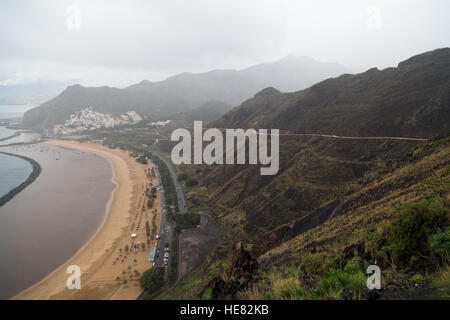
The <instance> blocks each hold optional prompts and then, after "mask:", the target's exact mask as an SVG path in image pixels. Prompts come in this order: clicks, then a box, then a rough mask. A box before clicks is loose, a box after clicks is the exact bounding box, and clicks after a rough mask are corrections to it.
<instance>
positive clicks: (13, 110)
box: [0, 105, 33, 119]
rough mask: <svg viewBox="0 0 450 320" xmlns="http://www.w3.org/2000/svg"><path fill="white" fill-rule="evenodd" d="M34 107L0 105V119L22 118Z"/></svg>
mask: <svg viewBox="0 0 450 320" xmlns="http://www.w3.org/2000/svg"><path fill="white" fill-rule="evenodd" d="M32 107H33V106H28V105H0V119H9V118H20V117H22V116H23V114H24V113H25V111H27V110H29V109H31V108H32Z"/></svg>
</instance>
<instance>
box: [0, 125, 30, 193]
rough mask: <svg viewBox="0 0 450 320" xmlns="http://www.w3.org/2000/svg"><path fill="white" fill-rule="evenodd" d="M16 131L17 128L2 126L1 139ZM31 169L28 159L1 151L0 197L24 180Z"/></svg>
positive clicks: (0, 129)
mask: <svg viewBox="0 0 450 320" xmlns="http://www.w3.org/2000/svg"><path fill="white" fill-rule="evenodd" d="M15 132H16V130H12V129H8V128H6V127H1V126H0V139H3V138H6V137H9V136H11V135H13V134H14V133H15ZM0 151H1V149H0ZM31 170H32V167H31V165H30V163H29V162H28V161H26V160H23V159H21V158H18V157H14V156H9V155H6V154H2V153H0V197H2V196H4V195H5V194H7V193H8V192H9V191H10V190H11V189H14V188H15V187H17V186H18V185H19V184H21V183H22V182H24V181H25V180H26V179H27V177H28V176H29V175H30V173H31Z"/></svg>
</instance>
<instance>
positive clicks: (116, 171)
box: [12, 140, 147, 300]
mask: <svg viewBox="0 0 450 320" xmlns="http://www.w3.org/2000/svg"><path fill="white" fill-rule="evenodd" d="M45 143H48V144H51V145H55V146H58V147H63V148H69V149H75V150H79V151H82V152H90V153H93V154H96V155H98V156H100V157H103V158H104V159H106V160H107V161H108V162H109V163H110V165H111V167H112V172H113V175H112V178H111V179H112V182H113V183H114V184H115V188H114V189H113V191H112V192H111V196H110V198H109V200H108V202H107V204H106V206H105V214H104V218H103V220H102V222H101V224H100V226H99V227H98V228H97V229H96V231H95V232H94V234H93V235H92V236H91V237H90V238H89V239H88V240H87V241H86V242H85V243H84V244H83V246H82V247H81V248H80V249H79V250H78V251H77V252H76V253H75V254H74V255H73V256H72V257H70V258H69V259H68V260H67V261H66V262H64V263H63V264H62V265H60V266H59V267H57V268H56V269H55V270H53V271H52V272H51V273H50V274H48V275H47V276H46V277H45V278H43V279H42V280H40V281H39V282H37V283H36V284H34V285H32V286H30V287H29V288H27V289H25V290H24V291H22V292H20V293H19V294H17V295H15V296H14V297H12V299H19V300H21V299H25V300H29V299H38V300H42V299H44V300H46V299H108V298H111V297H112V296H113V294H112V293H114V292H116V291H118V290H119V289H121V287H124V286H123V284H122V283H119V282H118V281H113V280H116V279H114V278H113V279H108V280H104V282H105V283H102V282H101V281H98V280H97V278H99V277H100V278H101V277H102V276H103V277H108V276H109V277H110V278H112V277H113V273H117V270H111V266H109V267H108V264H107V262H109V261H110V260H112V258H113V257H112V255H113V253H114V252H116V251H118V248H119V245H122V243H124V241H127V236H128V234H129V231H128V229H129V227H130V224H131V222H132V220H133V219H132V218H133V217H132V213H133V212H134V210H136V209H137V206H136V204H135V203H136V201H137V200H138V199H139V196H140V194H141V191H140V190H139V191H138V190H136V188H137V181H138V180H137V179H138V178H140V180H139V182H141V181H142V179H144V178H146V177H147V176H146V175H145V168H144V167H143V166H142V165H141V164H139V163H137V162H136V160H135V159H133V158H131V157H130V156H129V154H128V152H126V151H123V150H111V149H108V148H107V147H105V146H102V145H98V144H92V143H79V142H74V141H62V140H49V141H47V142H45ZM144 176H145V177H144ZM133 225H134V224H133ZM140 260H141V259H140ZM141 263H142V262H141ZM113 264H114V263H113ZM69 265H78V266H79V267H80V269H81V272H82V275H81V279H82V290H68V289H67V288H66V280H67V278H68V277H69V274H67V273H66V269H67V267H68V266H69ZM116 269H117V268H116ZM141 269H142V268H141ZM102 281H103V280H102ZM125 287H127V288H129V286H125ZM122 291H123V293H122V294H121V296H123V298H125V299H135V298H137V296H138V295H139V292H138V291H139V288H138V287H136V285H135V286H134V287H133V288H132V290H131V289H128V291H127V290H124V289H122Z"/></svg>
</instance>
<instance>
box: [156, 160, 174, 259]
mask: <svg viewBox="0 0 450 320" xmlns="http://www.w3.org/2000/svg"><path fill="white" fill-rule="evenodd" d="M153 165H154V167H155V173H156V177H157V178H158V182H159V184H160V185H161V193H160V194H161V207H162V209H161V228H160V234H159V241H158V244H157V246H156V248H157V249H159V254H158V253H157V255H158V257H156V258H155V266H156V267H163V266H164V260H163V259H164V248H165V247H166V245H167V244H168V245H169V246H170V243H171V241H172V236H173V229H174V225H173V223H172V222H170V220H169V219H168V217H167V204H166V197H165V190H164V188H163V187H162V182H161V175H160V173H159V168H158V167H157V166H156V165H155V164H153Z"/></svg>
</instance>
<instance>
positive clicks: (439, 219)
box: [387, 199, 448, 259]
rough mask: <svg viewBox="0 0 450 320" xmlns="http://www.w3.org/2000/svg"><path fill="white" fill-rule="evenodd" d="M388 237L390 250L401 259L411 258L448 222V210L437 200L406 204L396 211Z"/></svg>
mask: <svg viewBox="0 0 450 320" xmlns="http://www.w3.org/2000/svg"><path fill="white" fill-rule="evenodd" d="M396 211H397V212H396V216H395V218H394V219H393V221H392V224H391V228H390V230H389V235H388V239H387V242H388V249H389V251H391V252H392V253H393V255H394V256H395V257H397V258H399V259H401V258H406V257H408V256H410V255H411V254H412V253H413V252H414V251H415V250H416V249H418V247H419V245H420V243H421V242H422V241H424V240H428V237H429V236H430V235H431V234H433V233H435V232H436V231H437V230H438V229H439V228H442V226H444V225H445V223H446V222H447V211H448V210H447V209H445V208H443V207H442V206H441V204H440V203H439V202H438V201H437V200H434V199H432V200H429V199H423V200H420V201H418V202H412V203H405V204H403V205H402V206H401V207H400V208H398V209H397V210H396Z"/></svg>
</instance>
